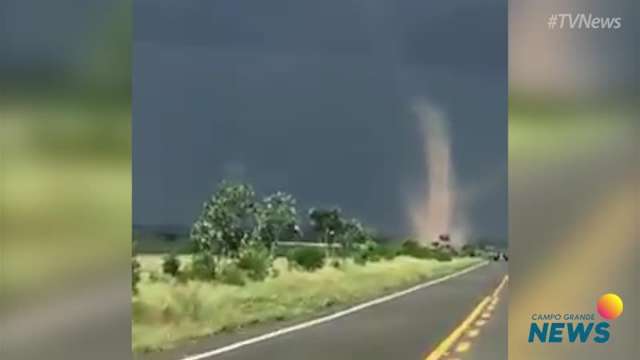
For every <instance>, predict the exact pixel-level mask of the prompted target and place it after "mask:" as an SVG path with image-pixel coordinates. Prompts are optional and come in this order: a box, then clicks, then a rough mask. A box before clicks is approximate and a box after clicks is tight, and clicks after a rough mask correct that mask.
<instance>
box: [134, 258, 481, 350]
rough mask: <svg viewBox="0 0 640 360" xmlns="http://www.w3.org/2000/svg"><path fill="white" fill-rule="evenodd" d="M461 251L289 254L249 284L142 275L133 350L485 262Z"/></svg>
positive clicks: (148, 263) (152, 265) (145, 264)
mask: <svg viewBox="0 0 640 360" xmlns="http://www.w3.org/2000/svg"><path fill="white" fill-rule="evenodd" d="M140 261H141V265H142V268H143V270H146V271H149V270H151V271H155V272H157V271H159V267H160V264H161V256H142V257H141V259H140ZM481 261H482V259H480V258H456V259H454V260H452V261H449V262H438V261H435V260H420V259H415V258H411V257H398V258H395V259H393V260H390V261H381V262H376V263H368V264H367V265H366V266H360V265H356V264H353V263H345V264H344V265H343V266H342V267H341V268H340V269H336V268H333V267H331V266H326V267H324V268H323V269H321V270H319V271H316V272H313V273H309V272H303V271H298V270H290V269H288V266H287V262H286V260H285V259H278V260H277V261H276V264H275V267H276V269H278V271H279V276H277V277H272V278H269V279H267V280H265V281H263V282H250V283H248V284H246V285H245V286H242V287H239V286H231V285H224V284H219V283H215V282H200V281H190V282H188V283H185V284H179V283H175V282H174V281H171V280H169V279H162V278H161V279H156V280H154V281H152V280H150V279H149V277H148V276H144V277H143V280H142V282H141V283H140V286H139V294H138V296H137V297H136V298H135V299H134V300H133V329H132V346H133V349H134V350H136V351H150V350H160V349H166V348H170V347H173V346H175V345H176V344H178V343H180V342H182V341H185V340H188V339H193V338H197V337H201V336H205V335H210V334H216V333H220V332H224V331H232V330H234V329H238V328H241V327H244V326H247V325H251V324H257V323H263V322H271V321H281V320H287V319H293V318H297V317H302V316H305V315H311V314H314V313H317V312H319V311H322V310H326V309H327V308H330V307H332V306H339V305H348V304H353V303H357V302H360V301H364V300H366V299H371V298H374V297H376V296H379V295H381V294H383V293H388V292H390V291H393V290H396V289H400V288H405V287H409V286H411V285H415V284H417V283H420V282H423V281H426V280H428V279H433V278H437V277H441V276H444V275H447V274H450V273H453V272H455V271H457V270H460V269H463V268H466V267H468V266H471V265H474V264H477V263H479V262H481Z"/></svg>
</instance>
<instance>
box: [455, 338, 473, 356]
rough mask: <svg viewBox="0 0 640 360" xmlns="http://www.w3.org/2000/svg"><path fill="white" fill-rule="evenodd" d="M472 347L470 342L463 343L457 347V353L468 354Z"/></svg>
mask: <svg viewBox="0 0 640 360" xmlns="http://www.w3.org/2000/svg"><path fill="white" fill-rule="evenodd" d="M470 347H471V343H470V342H468V341H463V342H461V343H460V344H458V346H457V347H456V352H458V353H463V352H467V351H468V350H469V348H470Z"/></svg>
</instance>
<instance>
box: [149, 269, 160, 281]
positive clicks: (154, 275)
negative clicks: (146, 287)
mask: <svg viewBox="0 0 640 360" xmlns="http://www.w3.org/2000/svg"><path fill="white" fill-rule="evenodd" d="M148 275H149V281H150V282H158V281H160V280H162V278H161V277H160V275H159V274H158V273H157V272H155V271H149V274H148Z"/></svg>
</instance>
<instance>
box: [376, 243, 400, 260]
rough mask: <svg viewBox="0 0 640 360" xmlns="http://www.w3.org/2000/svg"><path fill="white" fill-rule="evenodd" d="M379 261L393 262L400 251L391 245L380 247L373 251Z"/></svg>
mask: <svg viewBox="0 0 640 360" xmlns="http://www.w3.org/2000/svg"><path fill="white" fill-rule="evenodd" d="M372 252H373V254H374V255H375V256H376V257H377V258H378V259H385V260H392V259H393V258H395V257H396V256H397V255H398V249H396V248H395V247H393V246H391V245H379V246H377V247H375V248H374V249H373V250H372Z"/></svg>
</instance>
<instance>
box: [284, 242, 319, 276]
mask: <svg viewBox="0 0 640 360" xmlns="http://www.w3.org/2000/svg"><path fill="white" fill-rule="evenodd" d="M324 258H325V252H324V249H320V248H315V247H302V248H298V249H295V250H293V251H291V252H290V253H289V256H288V260H289V261H291V262H293V263H295V264H296V265H298V266H300V267H302V268H303V269H304V270H306V271H314V270H317V269H320V268H321V267H322V266H324Z"/></svg>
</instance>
